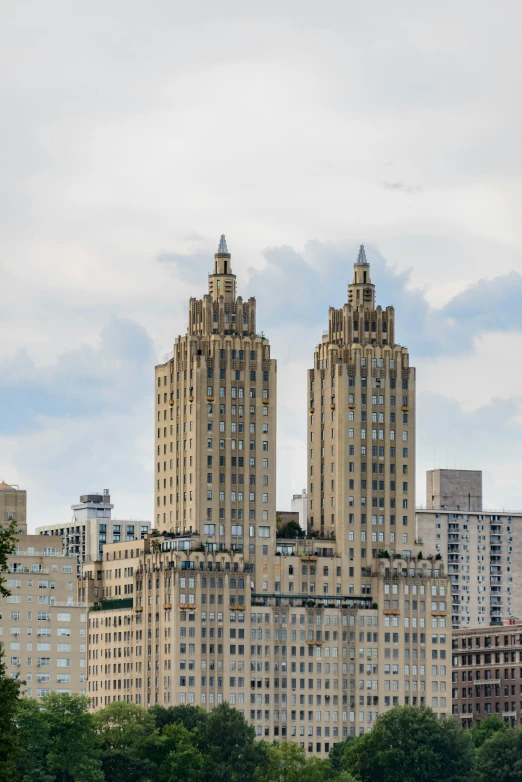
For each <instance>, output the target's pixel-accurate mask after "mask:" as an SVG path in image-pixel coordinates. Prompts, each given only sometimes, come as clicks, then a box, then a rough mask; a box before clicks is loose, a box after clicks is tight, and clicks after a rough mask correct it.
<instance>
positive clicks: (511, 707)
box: [452, 619, 522, 728]
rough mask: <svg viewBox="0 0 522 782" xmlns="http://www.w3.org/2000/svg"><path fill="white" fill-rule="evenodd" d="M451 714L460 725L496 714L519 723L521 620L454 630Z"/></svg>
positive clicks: (521, 719) (521, 703) (521, 713)
mask: <svg viewBox="0 0 522 782" xmlns="http://www.w3.org/2000/svg"><path fill="white" fill-rule="evenodd" d="M452 644H453V650H452V657H453V672H452V678H453V681H452V700H453V715H454V716H455V717H457V718H458V719H459V721H460V722H461V724H462V727H463V728H471V727H473V725H478V724H480V722H481V721H482V720H484V719H486V717H489V716H491V715H492V714H497V715H498V716H499V717H500V718H501V719H503V720H504V721H505V722H507V723H508V724H509V725H510V726H511V727H519V726H520V725H522V621H519V620H516V619H507V620H505V621H504V622H503V623H502V625H501V626H494V627H479V628H466V629H464V628H462V629H460V630H456V631H454V632H453V641H452Z"/></svg>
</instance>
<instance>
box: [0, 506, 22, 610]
mask: <svg viewBox="0 0 522 782" xmlns="http://www.w3.org/2000/svg"><path fill="white" fill-rule="evenodd" d="M17 527H18V525H17V522H16V521H12V522H11V523H10V524H9V525H8V526H7V527H0V595H1V596H2V597H7V596H8V595H9V594H10V592H9V590H8V589H7V588H6V586H5V575H4V573H5V571H6V570H7V565H8V561H7V560H8V558H9V555H10V554H12V553H13V551H14V550H15V547H16V542H17V540H18V532H17Z"/></svg>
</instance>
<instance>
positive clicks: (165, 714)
mask: <svg viewBox="0 0 522 782" xmlns="http://www.w3.org/2000/svg"><path fill="white" fill-rule="evenodd" d="M150 713H151V714H152V716H153V718H154V724H155V725H156V727H157V728H164V727H165V726H166V725H172V724H174V723H176V722H180V723H181V724H182V725H184V726H185V728H187V730H194V728H196V727H201V725H202V723H203V722H205V720H206V719H207V712H206V711H205V710H204V709H200V708H199V707H198V706H184V705H181V706H170V707H169V708H167V709H166V708H164V707H163V706H154V707H153V708H152V709H151V710H150Z"/></svg>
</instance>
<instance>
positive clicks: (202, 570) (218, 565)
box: [89, 237, 451, 756]
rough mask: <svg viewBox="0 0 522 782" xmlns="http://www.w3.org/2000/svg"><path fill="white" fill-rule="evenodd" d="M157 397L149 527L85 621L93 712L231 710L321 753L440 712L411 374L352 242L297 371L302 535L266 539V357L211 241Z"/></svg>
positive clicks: (269, 475) (440, 653)
mask: <svg viewBox="0 0 522 782" xmlns="http://www.w3.org/2000/svg"><path fill="white" fill-rule="evenodd" d="M155 393H156V409H155V417H156V422H155V427H156V438H155V467H154V477H155V486H154V489H155V521H156V523H155V526H156V530H157V536H153V537H151V538H150V539H147V540H146V541H144V542H141V543H140V550H139V551H138V550H136V551H133V552H127V557H128V555H129V553H130V554H132V555H133V557H134V558H133V559H132V566H129V565H130V561H131V560H130V559H128V562H127V563H125V562H119V563H118V562H114V560H115V559H119V558H120V554H119V551H118V550H117V546H115V545H113V546H108V547H107V550H106V553H104V562H103V567H104V572H105V569H106V570H107V572H109V570H110V572H111V576H110V578H111V579H112V583H113V584H114V585H115V586H116V584H118V585H119V587H120V589H119V594H120V595H127V599H126V600H125V599H124V600H123V602H124V603H125V605H124V606H118V604H117V603H118V601H117V600H112V601H111V603H110V605H108V606H107V607H104V604H103V602H102V611H98V612H95V613H91V614H90V616H91V617H92V618H91V620H90V623H91V627H90V629H89V633H90V635H91V636H92V637H96V638H97V639H98V641H95V642H93V643H91V646H90V648H91V650H92V654H93V655H94V657H93V659H92V660H91V659H90V661H89V662H90V676H89V690H90V693H89V694H90V697H91V699H92V700H91V702H92V705H93V707H94V708H97V707H101V706H103V705H105V704H106V703H108V702H110V701H112V700H122V699H125V700H129V701H131V702H134V703H139V704H142V705H145V706H149V705H154V704H156V703H159V704H161V705H178V704H193V705H196V706H202V707H204V708H212V706H213V705H215V704H218V703H220V702H222V701H228V702H229V703H230V704H232V705H234V706H235V707H236V708H238V709H240V710H241V712H242V713H243V714H244V716H245V718H246V719H247V720H248V721H250V722H251V723H252V724H253V725H254V726H255V729H256V733H257V735H258V736H259V737H260V738H264V739H265V740H268V741H273V740H276V741H281V740H285V739H289V740H292V741H297V742H299V743H300V744H301V745H302V746H303V747H305V749H306V750H307V751H308V752H310V753H314V754H318V755H322V756H324V755H325V754H326V753H328V752H329V751H330V749H331V748H332V745H333V744H335V743H336V742H338V741H341V740H342V739H343V738H345V737H346V736H349V735H359V734H360V733H363V732H365V731H367V730H369V729H371V728H372V725H373V723H374V722H375V720H376V719H377V717H378V716H379V714H381V713H383V712H384V711H386V710H387V709H389V708H392V707H393V706H396V705H402V704H410V705H418V706H430V707H432V708H433V709H434V710H435V711H436V712H437V713H440V714H441V715H446V714H449V713H451V683H450V682H451V651H450V649H451V627H450V623H448V610H447V609H448V608H449V606H448V605H447V600H448V596H447V594H446V589H447V582H446V578H445V574H444V570H443V564H442V562H441V561H440V557H438V558H436V557H430V558H427V559H425V558H422V554H420V551H419V546H418V545H416V541H415V501H414V497H415V495H414V492H415V370H414V369H413V368H412V367H410V365H409V356H408V351H407V349H406V348H404V347H401V346H400V345H398V344H397V343H396V341H395V313H394V309H393V307H387V308H386V309H382V308H381V307H380V306H376V302H375V288H374V285H373V284H372V281H371V276H370V265H369V263H368V261H367V259H366V255H365V252H364V248H363V247H362V246H361V248H360V251H359V255H358V258H357V261H356V263H355V265H354V276H353V281H352V283H351V284H350V285H349V286H348V301H347V303H346V304H344V305H343V306H342V307H341V308H340V309H334V308H330V310H329V313H328V332H327V334H325V336H323V338H322V342H321V343H320V344H319V345H318V346H317V347H316V349H315V354H314V361H313V368H312V369H310V370H309V372H308V380H307V395H308V399H307V419H308V430H307V451H308V464H307V483H308V486H307V491H308V529H307V534H306V537H305V538H302V539H285V538H283V537H281V536H280V532H278V530H277V529H276V407H277V365H276V361H275V360H274V359H273V358H271V357H270V345H269V341H268V339H266V337H265V336H264V334H263V333H262V332H260V331H259V330H258V327H257V323H256V301H255V299H254V298H250V299H248V300H243V299H242V298H241V297H240V296H237V291H236V277H235V275H234V274H233V271H232V263H231V256H230V253H229V252H228V249H227V245H226V242H225V238H224V237H221V242H220V244H219V248H218V251H217V253H216V255H215V259H214V270H213V273H212V274H210V275H209V291H208V294H206V295H205V296H203V298H202V299H191V300H190V303H189V323H188V329H187V333H186V335H185V336H180V337H178V338H177V340H176V343H175V345H174V351H173V354H172V358H170V360H169V361H167V362H166V363H164V364H161V365H159V366H157V367H156V385H155ZM118 545H119V544H118ZM113 549H114V550H113ZM425 553H428V554H429V552H425ZM113 570H114V571H115V572H116V573H118V572H119V575H116V576H115V577H113V576H112V571H113ZM124 571H125V573H126V574H127V575H122V573H123V572H124ZM115 579H116V580H115ZM106 583H109V581H108V580H107V582H106ZM106 594H107V595H110V597H111V598H113V597H115V594H116V593H113V592H112V591H111V592H110V593H106ZM131 595H132V599H131V600H129V597H130V596H131ZM450 616H451V614H450ZM93 623H94V624H93ZM115 626H116V628H117V630H116V632H115V631H114V627H115ZM122 631H123V632H122ZM112 635H115V636H116V639H117V640H116V642H115V641H114V639H112V638H111V636H112ZM107 637H108V638H109V641H107V640H106V639H107ZM123 637H124V638H125V639H126V640H125V641H122V642H121V643H120V640H119V639H120V638H123ZM100 639H102V640H100ZM97 646H98V647H100V648H97ZM122 649H123V652H122V651H121V650H122ZM107 654H109V657H107ZM120 656H121V660H120ZM90 657H91V655H90ZM114 657H116V664H115V662H114ZM95 659H96V661H97V663H98V664H94V661H95ZM101 659H103V664H100V663H99V662H98V661H100V660H101ZM91 668H92V672H91ZM115 671H116V672H115Z"/></svg>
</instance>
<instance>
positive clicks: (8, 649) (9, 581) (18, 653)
mask: <svg viewBox="0 0 522 782" xmlns="http://www.w3.org/2000/svg"><path fill="white" fill-rule="evenodd" d="M4 492H5V495H4ZM13 493H16V497H13ZM3 507H5V508H6V509H7V511H6V512H7V514H10V513H11V512H13V514H14V515H13V518H14V520H16V521H17V522H18V526H19V530H20V536H19V539H18V543H17V546H16V549H15V551H14V553H13V554H12V555H11V556H10V557H9V559H8V572H7V574H6V587H7V588H8V589H9V591H10V595H9V596H8V597H0V641H1V643H2V644H3V648H4V661H5V664H6V673H7V676H10V677H11V678H13V679H20V680H21V681H23V682H25V686H24V688H23V690H22V691H23V693H24V694H25V695H26V697H33V698H39V697H41V696H43V695H47V694H49V693H50V692H63V693H76V694H85V692H86V688H87V685H86V680H87V607H86V604H85V603H79V602H78V601H77V583H76V581H77V579H76V561H75V558H74V557H68V556H63V555H62V552H61V549H57V548H56V547H54V546H52V545H47V544H48V542H49V541H47V540H45V539H43V538H41V537H40V536H39V535H28V534H27V523H26V492H25V491H23V490H21V489H17V488H15V487H11V486H8V485H6V484H1V485H0V508H3ZM10 508H13V509H14V510H13V511H11V510H9V509H10ZM2 520H3V519H2Z"/></svg>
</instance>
